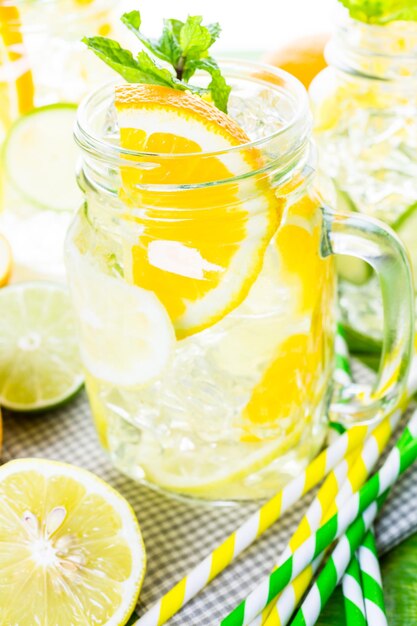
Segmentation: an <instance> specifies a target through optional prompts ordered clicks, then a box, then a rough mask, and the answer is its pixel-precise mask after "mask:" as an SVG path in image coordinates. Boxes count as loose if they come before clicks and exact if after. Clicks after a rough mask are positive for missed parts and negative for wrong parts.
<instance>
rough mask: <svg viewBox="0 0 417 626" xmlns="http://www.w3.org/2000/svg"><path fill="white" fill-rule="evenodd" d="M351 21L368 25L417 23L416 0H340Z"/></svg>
mask: <svg viewBox="0 0 417 626" xmlns="http://www.w3.org/2000/svg"><path fill="white" fill-rule="evenodd" d="M340 2H341V4H343V6H345V7H346V8H347V9H348V11H349V14H350V16H351V17H352V18H353V19H356V20H359V21H361V22H366V23H368V24H388V23H389V22H394V21H399V20H402V21H417V3H416V0H340Z"/></svg>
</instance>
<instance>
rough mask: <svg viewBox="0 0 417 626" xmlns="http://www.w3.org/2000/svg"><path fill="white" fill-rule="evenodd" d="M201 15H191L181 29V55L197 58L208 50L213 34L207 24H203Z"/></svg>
mask: <svg viewBox="0 0 417 626" xmlns="http://www.w3.org/2000/svg"><path fill="white" fill-rule="evenodd" d="M202 19H203V18H202V17H201V15H194V16H191V15H189V16H188V17H187V21H186V22H185V24H184V25H183V27H182V28H181V31H180V46H181V55H182V56H183V57H192V58H196V57H199V56H201V54H202V53H204V52H207V50H208V49H209V47H210V46H211V43H212V35H211V33H210V31H209V30H208V28H206V26H201V21H202Z"/></svg>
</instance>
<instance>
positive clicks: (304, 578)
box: [250, 325, 401, 626]
mask: <svg viewBox="0 0 417 626" xmlns="http://www.w3.org/2000/svg"><path fill="white" fill-rule="evenodd" d="M337 372H339V375H338V376H335V378H336V379H337V380H339V381H340V383H341V384H344V385H346V384H350V383H351V382H352V374H351V369H350V362H349V350H348V347H347V343H346V340H345V337H344V334H343V328H342V327H341V326H340V325H339V326H338V329H337V341H336V363H335V373H337ZM400 416H401V411H397V412H396V413H395V414H394V415H393V416H391V417H390V418H386V419H389V421H390V422H391V424H390V428H389V429H385V428H383V433H384V434H383V436H382V439H381V438H380V437H379V436H378V437H377V438H376V439H375V438H374V437H373V435H372V434H371V435H370V436H369V438H368V439H367V440H366V443H365V445H364V448H363V450H362V451H361V452H360V453H359V454H358V456H357V458H356V460H355V464H354V467H353V468H351V469H349V471H348V467H347V465H346V467H345V468H342V467H337V468H336V469H335V470H333V472H332V474H333V477H332V474H329V476H328V478H327V479H326V482H330V484H332V485H333V489H335V488H336V486H338V489H339V492H338V493H337V492H336V493H334V494H333V496H332V500H333V501H334V504H335V506H336V507H337V508H338V509H339V508H340V507H341V506H342V505H343V504H344V503H345V502H346V500H348V499H349V497H350V496H351V494H352V492H353V490H355V491H356V490H357V489H359V487H361V486H362V484H363V483H364V482H365V479H366V476H367V475H369V474H370V473H371V471H372V469H373V467H374V466H375V464H376V462H377V461H378V458H379V456H380V453H381V451H382V449H383V448H384V447H385V446H386V445H387V444H388V437H389V436H390V432H392V430H393V428H395V426H396V425H397V424H398V422H399V419H400ZM378 430H379V429H377V430H376V431H374V434H375V435H376V433H377V432H378ZM345 463H346V462H345ZM365 468H366V469H365ZM363 469H365V472H363ZM340 470H342V471H340ZM361 474H362V475H363V477H362V478H361V479H360V480H358V477H359V476H360V475H361ZM352 478H353V482H352ZM355 484H356V488H354V485H355ZM324 487H325V486H324V485H323V487H322V490H323V489H324ZM320 502H321V499H320V492H319V493H318V494H317V496H316V498H315V499H314V500H313V502H312V504H311V505H310V508H309V510H308V511H307V513H306V515H305V519H307V521H308V526H309V528H310V534H311V532H313V531H315V530H316V529H317V528H319V527H320V525H321V523H322V520H321V508H322V507H320ZM318 513H320V515H319V514H318ZM304 525H305V524H304ZM290 546H291V544H290ZM290 546H289V547H288V548H287V549H286V550H285V551H284V553H283V554H282V556H281V558H280V561H279V562H278V565H277V566H279V565H281V564H282V562H283V561H284V560H285V559H287V558H288V557H289V556H290V555H291V554H292V550H291V549H290ZM324 556H325V553H324V552H323V553H322V554H321V555H320V556H319V557H318V558H317V559H316V561H314V567H313V566H312V567H310V568H306V569H305V570H304V571H303V572H302V574H301V575H300V576H299V577H298V578H296V579H295V580H294V581H293V582H292V583H291V584H290V585H288V586H287V587H286V588H285V589H284V591H283V592H282V593H281V594H280V595H279V597H278V599H277V600H275V599H274V600H273V601H272V603H270V604H269V605H268V606H267V607H266V609H264V610H263V611H262V614H261V615H259V616H258V617H256V618H255V620H254V621H252V622H251V624H250V626H276V625H278V624H279V626H285V625H286V624H288V622H289V620H290V619H291V615H292V614H293V612H294V611H295V609H296V607H297V604H298V602H299V601H300V599H301V597H302V596H303V595H304V593H305V591H306V589H307V587H308V586H309V583H310V581H311V579H312V577H313V574H314V571H315V570H316V569H317V567H318V565H319V564H320V562H321V560H322V559H323V558H324ZM356 566H357V567H356V569H357V570H358V571H359V565H358V562H357V563H356ZM358 580H359V584H360V578H359V579H358ZM347 583H350V584H348V585H347V588H350V587H352V583H351V582H350V579H348V580H347ZM345 586H346V585H345ZM359 590H360V587H359ZM353 591H354V590H352V595H353ZM360 595H362V593H360ZM353 597H354V595H353ZM362 607H363V608H362V613H363V614H365V608H364V604H363V602H362ZM348 626H350V624H349V622H348ZM352 626H355V622H354V623H353V624H352Z"/></svg>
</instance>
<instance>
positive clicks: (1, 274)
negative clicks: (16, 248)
mask: <svg viewBox="0 0 417 626" xmlns="http://www.w3.org/2000/svg"><path fill="white" fill-rule="evenodd" d="M12 266H13V260H12V250H11V248H10V244H9V242H8V241H7V239H6V238H5V237H3V235H0V287H3V286H4V285H7V283H8V282H9V280H10V276H11V273H12Z"/></svg>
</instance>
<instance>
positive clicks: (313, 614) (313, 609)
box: [291, 489, 389, 626]
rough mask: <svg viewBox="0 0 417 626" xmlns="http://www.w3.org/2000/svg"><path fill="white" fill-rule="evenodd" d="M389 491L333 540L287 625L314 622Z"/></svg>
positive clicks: (297, 625) (304, 625) (310, 623)
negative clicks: (325, 560) (305, 595)
mask: <svg viewBox="0 0 417 626" xmlns="http://www.w3.org/2000/svg"><path fill="white" fill-rule="evenodd" d="M388 493H389V489H388V490H387V491H385V492H384V493H383V494H382V495H380V496H379V497H378V498H377V499H376V501H375V502H373V503H372V504H371V505H370V506H369V507H368V508H367V509H366V510H365V511H364V513H362V514H361V515H360V516H359V517H358V518H357V519H356V520H355V521H354V522H353V524H351V525H350V526H349V528H348V529H347V532H346V534H345V535H343V536H342V538H341V539H339V541H338V542H337V544H336V548H335V549H334V550H333V553H332V555H331V556H330V558H329V560H328V561H327V563H326V565H325V566H324V567H323V569H322V570H321V572H320V574H319V576H318V578H317V580H316V582H315V583H314V585H313V586H312V588H311V589H310V591H309V592H308V594H307V597H306V599H305V600H304V602H303V604H302V605H301V607H300V609H299V610H298V612H297V613H296V615H295V617H294V619H293V621H292V623H291V626H314V624H316V622H317V620H318V618H319V615H320V613H321V611H322V610H323V608H324V606H325V605H326V603H327V601H328V600H329V598H330V596H331V595H332V593H333V591H334V589H335V588H336V586H337V585H338V584H339V582H340V580H341V578H342V576H343V574H344V572H345V571H346V568H347V566H348V565H349V562H350V560H351V559H352V556H353V555H354V553H355V551H356V550H357V549H358V548H359V546H360V544H361V542H362V541H363V538H364V536H365V534H366V533H367V531H368V529H369V528H370V526H371V524H372V522H373V521H374V519H375V517H376V516H377V513H378V511H379V510H380V509H381V507H382V505H383V503H384V502H385V500H386V498H387V496H388Z"/></svg>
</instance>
